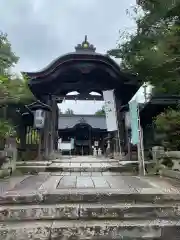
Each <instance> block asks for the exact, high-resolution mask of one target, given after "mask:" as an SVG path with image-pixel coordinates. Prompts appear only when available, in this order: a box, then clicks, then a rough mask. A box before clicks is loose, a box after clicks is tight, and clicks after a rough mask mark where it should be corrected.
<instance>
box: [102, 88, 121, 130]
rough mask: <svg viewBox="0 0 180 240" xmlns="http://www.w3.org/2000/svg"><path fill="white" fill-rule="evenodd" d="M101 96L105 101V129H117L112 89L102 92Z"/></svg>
mask: <svg viewBox="0 0 180 240" xmlns="http://www.w3.org/2000/svg"><path fill="white" fill-rule="evenodd" d="M103 97H104V101H105V113H106V124H107V130H108V131H109V132H111V131H117V130H118V127H117V113H116V105H115V99H114V90H108V91H104V92H103Z"/></svg>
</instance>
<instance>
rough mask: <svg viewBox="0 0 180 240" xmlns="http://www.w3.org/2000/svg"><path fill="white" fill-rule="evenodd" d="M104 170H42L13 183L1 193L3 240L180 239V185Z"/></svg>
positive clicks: (1, 229)
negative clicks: (99, 171)
mask: <svg viewBox="0 0 180 240" xmlns="http://www.w3.org/2000/svg"><path fill="white" fill-rule="evenodd" d="M99 174H100V175H101V177H100V176H98V173H97V172H91V173H88V172H79V173H77V172H71V173H69V175H67V172H65V173H64V172H63V173H49V174H47V173H41V174H39V175H37V176H27V178H25V179H23V181H21V182H19V183H18V184H15V185H11V187H12V186H13V187H12V188H11V189H10V188H9V190H8V191H4V192H3V193H2V194H1V196H0V205H1V206H0V240H27V239H33V240H38V239H42V240H51V239H53V240H112V239H133V240H137V239H138V240H139V239H148V240H150V239H151V240H152V239H160V240H169V239H174V240H175V239H179V238H178V236H180V234H179V233H178V231H179V230H180V222H179V219H180V211H179V203H180V194H179V191H177V189H178V188H179V186H180V183H178V182H177V184H176V185H173V182H169V181H168V180H163V179H158V178H148V177H146V178H138V177H136V176H121V175H120V174H119V173H116V174H115V173H111V172H109V173H108V174H107V173H106V172H105V173H104V172H101V173H99ZM111 175H113V176H111ZM85 176H88V177H85ZM90 176H91V177H90ZM93 176H94V177H93ZM74 179H76V184H75V185H76V186H75V185H74ZM68 181H69V182H68ZM90 181H93V184H94V187H93V186H92V185H91V184H92V183H91V184H90ZM11 182H12V180H11ZM30 182H31V184H30ZM137 183H138V186H137V187H136V188H135V187H134V186H135V184H136V185H137ZM133 184H134V185H133ZM67 186H69V188H68V187H67ZM72 186H74V187H72ZM107 186H109V187H107Z"/></svg>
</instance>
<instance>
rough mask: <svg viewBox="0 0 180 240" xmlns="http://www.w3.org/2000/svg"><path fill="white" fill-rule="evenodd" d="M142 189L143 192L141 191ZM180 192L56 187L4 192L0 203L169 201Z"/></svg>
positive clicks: (0, 197) (174, 199) (176, 199)
mask: <svg viewBox="0 0 180 240" xmlns="http://www.w3.org/2000/svg"><path fill="white" fill-rule="evenodd" d="M143 191H144V192H143ZM179 200H180V194H179V193H176V192H172V193H168V192H167V193H164V192H160V191H159V190H158V189H140V190H139V192H138V189H137V190H136V189H129V190H125V189H111V190H109V189H107V190H106V189H103V190H96V191H94V189H92V190H91V189H89V190H87V189H78V190H77V189H69V190H68V189H63V190H60V189H56V190H55V191H51V192H47V191H43V190H42V191H40V192H28V193H26V192H25V191H20V192H17V191H16V192H15V191H14V192H13V191H10V192H6V193H3V194H2V195H1V196H0V204H1V205H3V204H14V203H16V204H38V203H44V204H59V203H69V202H71V203H82V202H86V203H87V202H92V203H97V202H99V201H101V203H102V204H103V203H108V202H125V203H132V202H140V203H143V202H144V203H148V202H149V203H164V202H165V201H166V202H170V201H179Z"/></svg>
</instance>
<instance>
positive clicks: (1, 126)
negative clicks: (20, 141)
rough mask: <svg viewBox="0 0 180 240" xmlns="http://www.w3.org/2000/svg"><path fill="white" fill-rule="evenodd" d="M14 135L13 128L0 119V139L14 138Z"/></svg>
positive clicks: (7, 122)
mask: <svg viewBox="0 0 180 240" xmlns="http://www.w3.org/2000/svg"><path fill="white" fill-rule="evenodd" d="M15 135H16V131H15V128H14V126H13V125H12V124H11V123H10V122H9V121H6V120H3V119H0V138H8V137H14V136H15Z"/></svg>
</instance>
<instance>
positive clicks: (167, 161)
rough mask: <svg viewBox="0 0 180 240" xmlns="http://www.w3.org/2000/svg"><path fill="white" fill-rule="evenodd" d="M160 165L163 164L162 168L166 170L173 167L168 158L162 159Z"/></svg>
mask: <svg viewBox="0 0 180 240" xmlns="http://www.w3.org/2000/svg"><path fill="white" fill-rule="evenodd" d="M162 164H163V165H164V166H166V167H168V168H172V167H173V165H174V163H173V161H172V159H171V158H169V157H164V159H163V161H162Z"/></svg>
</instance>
